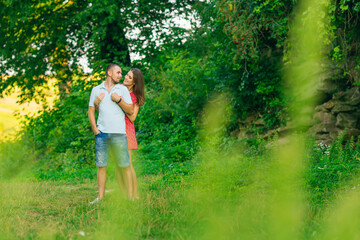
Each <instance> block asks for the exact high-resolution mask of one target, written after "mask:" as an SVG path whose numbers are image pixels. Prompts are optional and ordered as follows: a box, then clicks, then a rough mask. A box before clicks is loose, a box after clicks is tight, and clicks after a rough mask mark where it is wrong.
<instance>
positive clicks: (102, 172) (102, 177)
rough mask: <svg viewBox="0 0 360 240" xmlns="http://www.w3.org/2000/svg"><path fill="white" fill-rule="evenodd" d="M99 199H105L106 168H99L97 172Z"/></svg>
mask: <svg viewBox="0 0 360 240" xmlns="http://www.w3.org/2000/svg"><path fill="white" fill-rule="evenodd" d="M97 181H98V190H99V198H100V199H103V198H104V197H105V185H106V167H99V168H98V172H97Z"/></svg>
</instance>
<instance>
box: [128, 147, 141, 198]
mask: <svg viewBox="0 0 360 240" xmlns="http://www.w3.org/2000/svg"><path fill="white" fill-rule="evenodd" d="M129 159H130V169H131V180H132V196H133V197H134V198H139V193H138V189H137V180H136V173H135V170H134V167H133V165H132V159H131V149H129Z"/></svg>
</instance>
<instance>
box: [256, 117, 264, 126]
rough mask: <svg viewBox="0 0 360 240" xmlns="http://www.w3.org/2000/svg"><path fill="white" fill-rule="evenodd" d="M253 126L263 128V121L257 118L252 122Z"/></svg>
mask: <svg viewBox="0 0 360 240" xmlns="http://www.w3.org/2000/svg"><path fill="white" fill-rule="evenodd" d="M253 124H254V125H256V126H265V121H264V120H262V119H261V118H259V119H257V120H256V121H254V122H253Z"/></svg>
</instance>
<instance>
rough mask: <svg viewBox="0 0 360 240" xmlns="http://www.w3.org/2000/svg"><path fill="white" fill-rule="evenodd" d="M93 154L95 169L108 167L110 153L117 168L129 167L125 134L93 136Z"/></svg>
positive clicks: (101, 133)
mask: <svg viewBox="0 0 360 240" xmlns="http://www.w3.org/2000/svg"><path fill="white" fill-rule="evenodd" d="M95 152H96V166H97V167H106V166H107V165H108V159H109V153H110V152H111V153H112V155H113V157H114V160H115V162H117V165H118V166H119V167H128V166H130V161H129V151H128V146H127V140H126V134H120V133H103V132H100V133H99V134H98V135H96V136H95Z"/></svg>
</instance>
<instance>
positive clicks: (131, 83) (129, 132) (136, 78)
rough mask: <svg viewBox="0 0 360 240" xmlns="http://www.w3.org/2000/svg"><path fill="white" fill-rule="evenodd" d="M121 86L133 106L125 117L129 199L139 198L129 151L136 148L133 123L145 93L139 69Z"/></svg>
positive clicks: (132, 71) (133, 71) (127, 77)
mask: <svg viewBox="0 0 360 240" xmlns="http://www.w3.org/2000/svg"><path fill="white" fill-rule="evenodd" d="M123 85H124V86H126V87H127V88H128V90H129V92H130V96H131V100H132V102H133V105H134V112H133V114H131V115H128V114H127V115H126V116H125V124H126V137H127V142H128V149H129V158H130V170H131V175H132V183H131V184H130V188H131V189H130V191H131V192H129V197H130V198H136V199H138V198H139V194H138V190H137V181H136V173H135V170H134V168H133V165H132V159H131V150H135V149H137V148H138V146H137V141H136V137H135V126H134V121H135V119H136V117H137V114H138V112H139V108H140V107H141V106H142V105H144V103H145V94H144V93H145V91H144V76H143V74H142V72H141V70H140V69H138V68H132V69H131V70H130V71H129V72H128V73H127V74H126V76H125V79H124V82H123ZM103 97H104V96H102V95H99V96H98V97H97V98H96V99H95V101H94V104H95V107H96V108H97V109H98V106H99V103H100V102H101V100H102V98H103ZM116 175H117V178H118V181H119V182H122V179H121V178H122V177H121V176H120V175H119V173H118V171H117V174H116Z"/></svg>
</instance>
